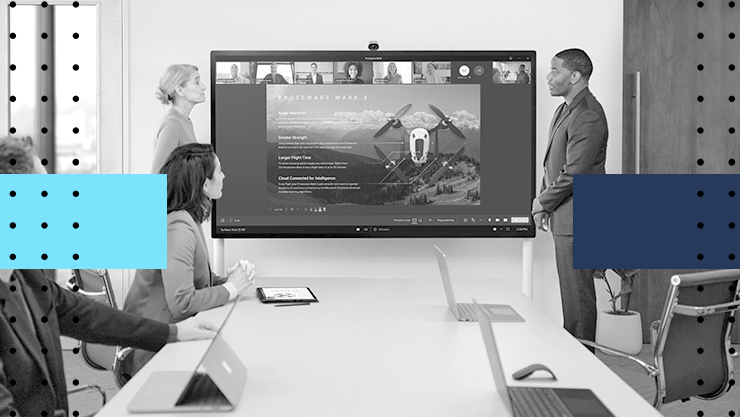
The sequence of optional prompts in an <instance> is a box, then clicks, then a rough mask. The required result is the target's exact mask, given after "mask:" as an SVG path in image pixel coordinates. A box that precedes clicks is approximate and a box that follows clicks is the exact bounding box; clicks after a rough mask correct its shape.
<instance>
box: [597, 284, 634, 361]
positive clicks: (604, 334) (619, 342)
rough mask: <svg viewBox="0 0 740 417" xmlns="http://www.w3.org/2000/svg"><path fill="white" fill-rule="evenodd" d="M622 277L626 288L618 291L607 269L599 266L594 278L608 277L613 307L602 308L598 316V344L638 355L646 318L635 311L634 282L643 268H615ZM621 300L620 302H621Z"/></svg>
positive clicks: (610, 301)
mask: <svg viewBox="0 0 740 417" xmlns="http://www.w3.org/2000/svg"><path fill="white" fill-rule="evenodd" d="M612 271H614V272H615V273H616V274H617V275H619V277H620V278H621V279H622V288H621V289H620V290H619V292H618V293H615V291H614V289H612V287H611V285H610V284H609V280H608V279H607V277H606V269H597V270H596V271H595V272H594V278H598V279H602V280H604V283H605V284H606V291H607V292H608V293H609V297H610V299H609V304H611V307H612V308H611V309H610V310H604V311H599V314H598V317H597V319H596V343H598V344H600V345H604V346H607V347H610V348H612V349H616V350H620V351H622V352H625V353H629V354H631V355H636V354H638V353H640V350H642V319H641V317H640V313H638V312H637V311H631V310H630V309H629V306H630V298H631V297H632V284H633V282H634V280H635V275H636V274H637V272H638V271H639V269H612ZM618 301H619V302H620V303H619V305H618V304H617V302H618Z"/></svg>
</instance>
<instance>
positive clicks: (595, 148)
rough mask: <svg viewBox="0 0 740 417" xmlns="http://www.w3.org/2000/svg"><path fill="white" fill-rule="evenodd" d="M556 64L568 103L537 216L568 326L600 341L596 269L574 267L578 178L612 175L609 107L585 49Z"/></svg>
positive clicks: (552, 83) (559, 93) (558, 121)
mask: <svg viewBox="0 0 740 417" xmlns="http://www.w3.org/2000/svg"><path fill="white" fill-rule="evenodd" d="M550 62H551V69H550V73H549V74H547V84H548V87H549V90H550V95H552V96H555V97H563V99H565V101H564V102H563V103H562V104H561V105H560V106H559V107H558V109H557V110H556V111H555V116H554V117H553V120H552V124H551V127H550V136H549V143H548V145H547V150H546V151H545V163H544V165H545V175H544V177H543V178H542V187H541V188H540V194H539V195H538V196H537V197H536V198H535V199H534V201H533V202H532V215H533V216H534V223H535V225H536V226H537V228H539V229H540V230H543V231H547V230H548V229H552V237H553V240H554V242H555V261H556V264H557V270H558V276H559V280H560V296H561V299H562V308H563V322H564V327H565V329H566V330H568V332H570V333H571V334H572V335H573V336H575V337H577V338H581V339H586V340H590V341H594V339H595V337H596V290H595V288H594V270H593V269H574V268H573V239H574V236H573V198H574V195H573V175H576V174H605V173H606V170H605V162H606V142H607V138H608V137H609V130H608V128H607V123H606V115H605V114H604V109H603V108H602V107H601V104H599V102H598V101H597V100H596V97H594V95H593V94H591V91H590V90H589V88H588V83H589V79H590V78H591V73H592V72H593V64H592V63H591V59H590V58H589V57H588V55H587V54H586V53H585V52H584V51H582V50H580V49H566V50H564V51H561V52H559V53H558V54H556V55H555V56H554V57H553V58H552V60H551V61H550ZM579 198H581V197H579ZM592 350H593V349H592Z"/></svg>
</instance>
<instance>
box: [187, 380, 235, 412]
mask: <svg viewBox="0 0 740 417" xmlns="http://www.w3.org/2000/svg"><path fill="white" fill-rule="evenodd" d="M230 404H231V403H229V400H227V399H226V397H224V395H223V394H222V393H221V391H220V390H219V389H218V387H217V386H216V384H215V383H214V382H213V380H212V379H211V378H210V377H209V376H208V374H195V375H193V378H192V379H191V380H190V383H189V384H188V386H187V388H186V389H185V392H184V393H183V394H182V396H180V400H179V401H177V405H230Z"/></svg>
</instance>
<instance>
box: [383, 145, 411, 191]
mask: <svg viewBox="0 0 740 417" xmlns="http://www.w3.org/2000/svg"><path fill="white" fill-rule="evenodd" d="M375 152H376V153H377V154H378V156H379V157H380V159H381V160H382V161H383V162H385V161H386V160H387V161H388V165H386V168H388V169H389V170H390V172H389V174H395V175H396V176H397V177H398V179H399V180H401V182H402V183H404V184H408V182H409V179H408V177H406V175H405V174H404V173H403V171H401V170H399V169H398V168H400V167H401V164H402V163H403V162H404V161H405V160H406V158H407V157H408V155H406V156H404V157H402V158H400V159H398V160H396V161H392V160H390V158H389V157H388V156H387V155H386V154H384V153H383V151H381V150H380V148H378V146H377V145H376V146H375ZM386 178H387V177H386Z"/></svg>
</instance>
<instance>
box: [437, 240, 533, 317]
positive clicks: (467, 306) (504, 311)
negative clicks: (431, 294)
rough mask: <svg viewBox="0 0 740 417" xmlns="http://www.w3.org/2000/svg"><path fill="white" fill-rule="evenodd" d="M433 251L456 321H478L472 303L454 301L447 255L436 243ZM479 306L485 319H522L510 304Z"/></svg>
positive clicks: (448, 303) (448, 302)
mask: <svg viewBox="0 0 740 417" xmlns="http://www.w3.org/2000/svg"><path fill="white" fill-rule="evenodd" d="M434 252H435V253H436V255H437V263H438V264H439V273H440V275H442V285H443V286H444V289H445V295H446V296H447V305H448V306H449V307H450V311H452V314H453V315H454V316H455V318H456V319H457V321H478V316H477V315H476V314H475V308H474V306H473V304H471V303H456V302H455V292H454V291H453V290H452V278H451V277H450V269H449V268H448V266H447V256H446V255H445V254H444V252H442V250H441V249H440V248H439V247H437V245H434ZM480 306H481V307H482V308H483V311H484V314H485V315H486V318H487V321H520V322H521V321H524V319H523V318H522V316H520V315H519V313H517V312H516V310H514V308H512V307H511V306H510V305H507V304H481V305H480Z"/></svg>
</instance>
